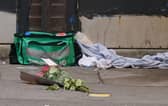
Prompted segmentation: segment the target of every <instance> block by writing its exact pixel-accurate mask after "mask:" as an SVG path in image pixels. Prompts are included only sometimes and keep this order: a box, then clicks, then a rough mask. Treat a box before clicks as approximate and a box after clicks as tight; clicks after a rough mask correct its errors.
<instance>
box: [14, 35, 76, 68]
mask: <svg viewBox="0 0 168 106" xmlns="http://www.w3.org/2000/svg"><path fill="white" fill-rule="evenodd" d="M14 44H15V47H16V54H17V59H18V61H19V63H20V64H32V63H33V64H34V63H36V64H39V65H44V64H45V63H44V61H43V60H42V59H41V58H50V59H52V60H53V61H55V62H56V63H57V64H60V65H63V66H70V65H74V63H75V53H74V37H73V34H72V33H67V35H66V36H55V34H51V33H45V32H28V33H24V34H23V33H16V34H15V36H14Z"/></svg>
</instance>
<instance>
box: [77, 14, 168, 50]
mask: <svg viewBox="0 0 168 106" xmlns="http://www.w3.org/2000/svg"><path fill="white" fill-rule="evenodd" d="M80 20H81V22H82V32H84V33H86V34H87V35H88V36H89V38H90V39H91V40H93V41H94V42H99V43H102V44H105V45H106V46H108V47H112V48H168V18H167V17H164V16H161V17H158V16H125V15H122V16H113V17H94V18H93V19H87V18H85V17H81V18H80Z"/></svg>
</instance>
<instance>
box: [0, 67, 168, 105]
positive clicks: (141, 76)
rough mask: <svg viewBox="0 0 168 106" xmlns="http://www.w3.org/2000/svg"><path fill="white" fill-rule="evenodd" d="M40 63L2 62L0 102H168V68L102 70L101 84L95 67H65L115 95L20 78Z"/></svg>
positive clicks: (117, 103)
mask: <svg viewBox="0 0 168 106" xmlns="http://www.w3.org/2000/svg"><path fill="white" fill-rule="evenodd" d="M38 69H39V67H34V66H22V65H7V64H6V65H0V106H102V105H104V106H167V105H168V101H167V98H168V95H167V94H168V77H167V76H168V70H158V69H109V70H100V76H101V78H102V79H103V81H104V84H101V83H100V81H99V78H98V76H97V72H95V71H93V70H94V69H93V68H89V69H88V68H80V67H68V68H64V70H67V71H68V72H69V73H70V74H71V75H72V76H73V77H75V78H80V79H83V80H85V81H86V84H87V85H88V86H89V87H90V88H91V90H92V91H93V92H97V93H110V94H112V96H111V97H108V98H96V97H89V96H88V95H87V94H85V93H81V92H71V91H64V90H63V89H61V90H59V91H47V90H45V89H46V86H42V85H32V84H27V83H25V82H23V81H21V80H20V78H19V74H20V73H19V71H20V70H27V71H29V70H38Z"/></svg>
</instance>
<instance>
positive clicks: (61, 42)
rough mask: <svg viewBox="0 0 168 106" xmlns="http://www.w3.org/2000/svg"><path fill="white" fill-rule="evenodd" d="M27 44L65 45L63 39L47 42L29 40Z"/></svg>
mask: <svg viewBox="0 0 168 106" xmlns="http://www.w3.org/2000/svg"><path fill="white" fill-rule="evenodd" d="M29 44H37V45H44V46H45V45H53V46H63V45H67V43H65V42H63V41H57V42H47V43H41V42H37V41H30V42H29Z"/></svg>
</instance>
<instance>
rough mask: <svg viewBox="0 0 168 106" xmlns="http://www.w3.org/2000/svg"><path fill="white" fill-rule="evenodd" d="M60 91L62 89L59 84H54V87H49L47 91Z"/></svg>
mask: <svg viewBox="0 0 168 106" xmlns="http://www.w3.org/2000/svg"><path fill="white" fill-rule="evenodd" d="M59 89H60V87H59V86H58V85H57V84H54V85H52V86H49V87H48V88H47V90H52V91H55V90H59Z"/></svg>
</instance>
